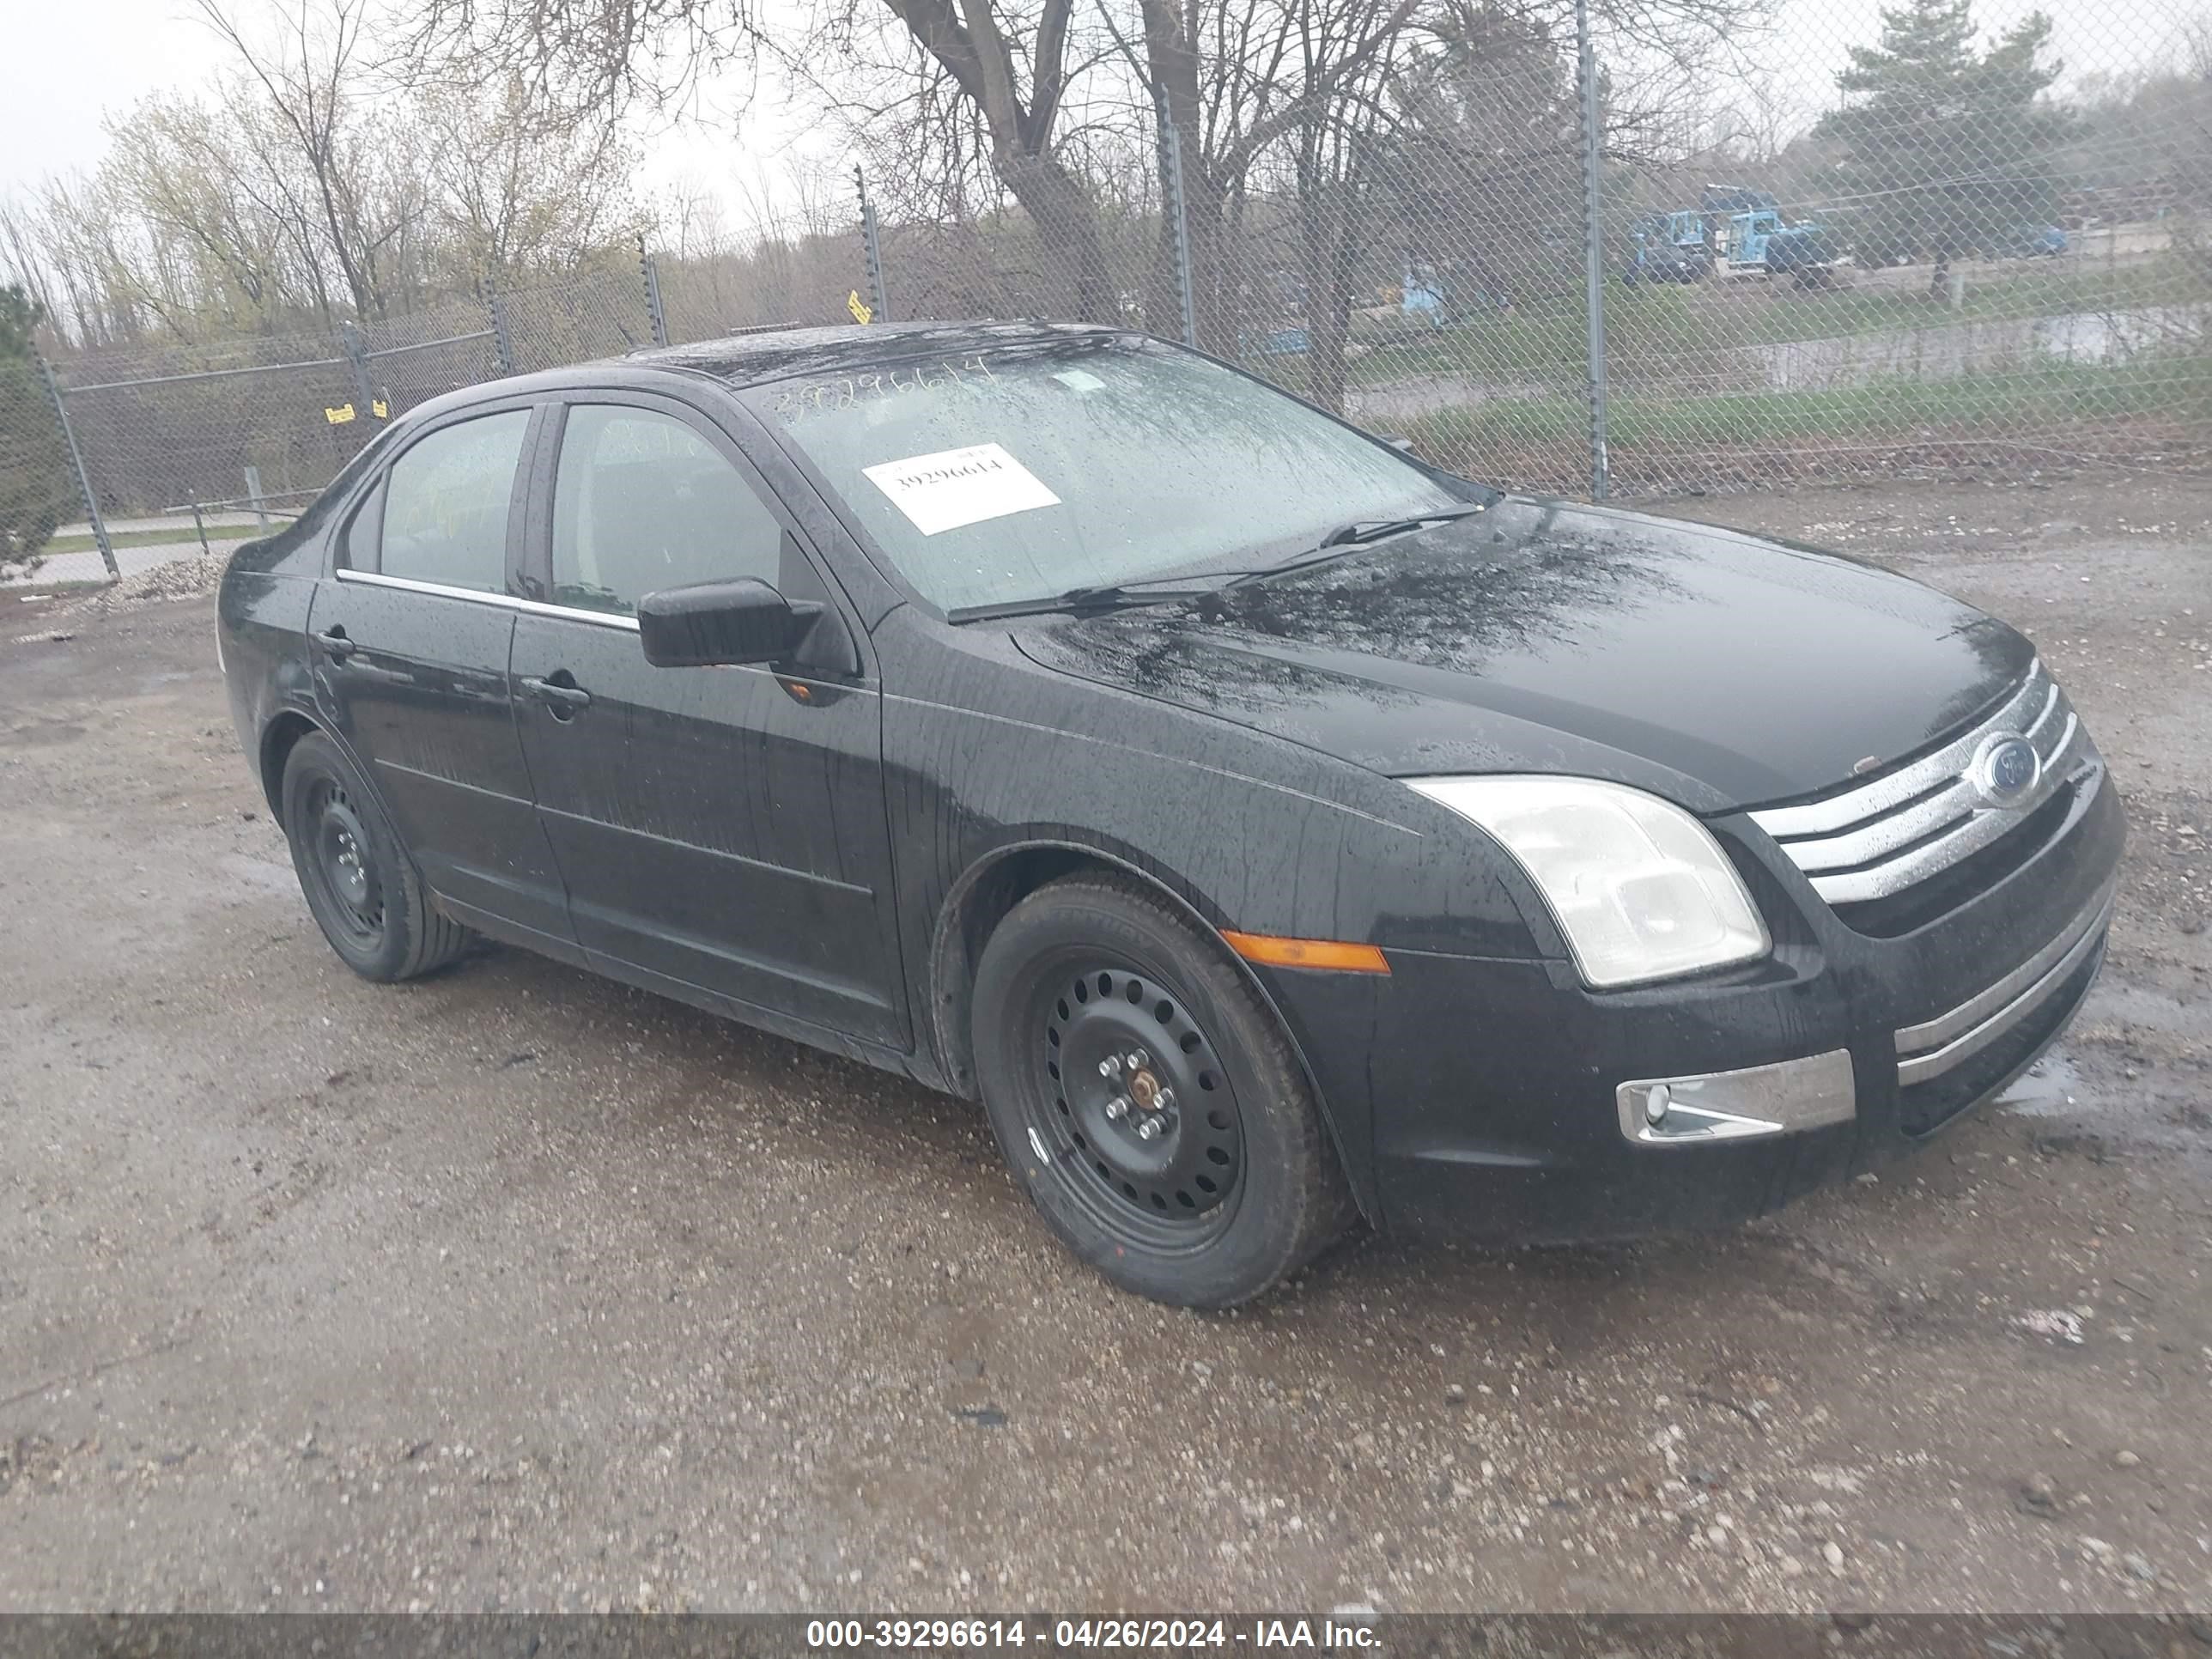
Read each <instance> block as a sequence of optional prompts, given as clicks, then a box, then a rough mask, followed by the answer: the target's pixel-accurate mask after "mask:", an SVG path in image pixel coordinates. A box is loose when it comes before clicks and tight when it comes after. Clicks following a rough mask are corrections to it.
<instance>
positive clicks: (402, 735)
mask: <svg viewBox="0 0 2212 1659" xmlns="http://www.w3.org/2000/svg"><path fill="white" fill-rule="evenodd" d="M533 414H534V411H533V410H532V409H530V408H528V407H522V408H514V409H507V410H495V411H494V412H491V413H488V414H483V415H477V416H471V417H470V418H467V419H463V420H457V421H454V422H450V423H447V424H445V425H441V426H438V427H435V428H432V429H431V430H430V431H428V433H426V434H425V435H423V436H422V437H421V438H419V439H417V440H416V441H415V442H413V443H412V444H410V445H409V446H408V447H407V448H406V449H405V450H404V451H403V452H401V453H400V454H399V455H398V459H396V460H394V461H393V463H392V465H391V467H390V469H389V471H387V472H386V476H385V477H383V479H382V480H381V481H380V483H378V484H377V485H376V486H375V487H374V489H372V490H371V492H370V493H369V494H368V495H367V496H365V497H364V498H363V501H362V505H361V507H359V508H358V509H356V513H355V514H354V517H353V519H352V520H351V521H350V523H349V525H348V526H347V527H346V530H345V532H344V534H343V537H342V538H341V541H340V553H339V559H338V563H337V568H336V570H335V571H334V572H333V573H332V580H328V581H325V582H323V583H322V584H320V585H319V587H318V588H317V590H316V593H315V598H314V602H313V608H312V610H311V611H310V612H309V614H308V618H307V633H308V641H307V644H308V652H309V654H310V656H311V657H312V658H313V661H314V664H315V669H316V679H317V690H318V692H319V697H320V700H321V702H322V704H323V706H324V708H325V710H326V712H327V713H328V714H329V715H330V717H331V721H332V724H333V725H334V726H336V727H337V731H338V732H339V733H340V734H341V735H342V736H343V738H344V739H345V741H346V742H347V743H348V744H349V745H350V746H351V747H352V750H353V751H354V753H355V754H356V756H357V757H359V758H360V760H361V761H362V763H363V764H364V765H365V766H366V767H367V768H368V772H369V775H370V777H371V779H372V781H374V783H375V785H376V787H377V791H378V793H379V794H380V795H381V796H382V797H383V800H384V804H385V806H386V809H387V810H388V811H390V813H391V815H392V823H393V825H394V827H396V828H397V829H398V831H399V834H400V836H401V838H402V839H403V840H404V842H405V843H406V846H407V850H408V851H409V853H410V854H412V855H413V857H414V860H415V863H416V868H418V869H419V870H421V872H422V878H423V880H424V881H425V882H427V883H428V884H429V887H430V890H432V891H433V892H434V893H435V894H437V895H438V896H440V897H441V899H442V900H445V901H447V908H450V909H451V910H452V911H453V914H454V915H456V916H457V917H458V918H459V920H461V921H471V922H478V923H485V922H491V923H495V924H496V923H501V922H503V923H505V924H506V928H505V929H496V928H495V931H507V930H519V931H520V937H522V938H523V939H524V940H525V941H526V942H528V943H532V944H535V945H539V946H540V947H541V948H544V949H548V950H550V951H553V952H554V953H555V954H556V955H559V954H566V955H568V956H570V957H574V955H575V954H576V952H575V951H574V947H573V945H571V944H570V943H569V938H570V936H569V931H568V908H567V898H566V896H565V895H564V894H563V893H562V890H561V882H560V877H559V874H558V873H557V871H556V866H555V865H554V862H553V858H552V852H551V848H550V847H549V846H548V845H547V844H546V840H545V836H544V831H543V830H542V829H540V828H539V827H538V820H537V816H536V812H535V810H534V807H533V804H532V791H531V787H530V778H529V775H528V774H527V773H526V771H525V770H524V769H523V759H522V745H521V742H520V738H519V737H518V735H517V733H516V731H515V722H514V714H513V708H511V706H510V704H509V701H508V697H507V657H508V653H509V650H510V647H511V645H512V641H513V632H514V617H515V611H514V604H513V595H512V593H511V592H510V583H509V580H508V571H509V569H510V568H511V566H512V557H511V555H519V553H520V535H521V520H522V512H521V503H522V501H523V499H524V491H525V483H524V479H523V476H522V471H521V465H520V464H521V460H522V458H523V455H524V454H525V453H526V451H527V449H528V447H529V445H528V439H529V435H530V425H531V422H532V418H533Z"/></svg>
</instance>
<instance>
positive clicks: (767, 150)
mask: <svg viewBox="0 0 2212 1659" xmlns="http://www.w3.org/2000/svg"><path fill="white" fill-rule="evenodd" d="M2202 3H2208V0H2045V9H2046V10H2047V11H2049V12H2050V13H2051V15H2052V17H2053V19H2054V21H2055V22H2056V25H2057V50H2058V52H2059V54H2060V56H2062V57H2063V58H2064V59H2065V60H2066V63H2067V66H2068V68H2069V71H2072V72H2075V73H2079V72H2081V71H2085V70H2126V69H2129V68H2130V67H2134V66H2138V65H2141V64H2146V63H2153V62H2157V61H2160V59H2161V58H2168V59H2170V58H2171V57H2172V52H2173V51H2174V50H2175V48H2176V46H2178V43H2179V36H2180V33H2181V27H2182V22H2183V20H2184V18H2185V15H2188V14H2189V13H2190V12H2191V11H2193V10H2196V9H2197V8H2198V6H2199V5H2200V4H2202ZM251 4H252V0H246V5H245V6H244V7H241V9H242V10H244V9H246V8H249V7H250V6H251ZM1879 4H1880V0H1781V3H1780V6H1779V12H1780V27H1778V31H1777V38H1776V40H1774V42H1773V43H1771V45H1769V46H1766V47H1765V48H1764V49H1763V50H1762V56H1765V57H1766V58H1768V60H1769V61H1771V62H1774V63H1777V64H1784V65H1785V66H1786V67H1785V69H1784V71H1783V73H1782V74H1781V75H1780V76H1778V82H1780V83H1781V84H1784V85H1786V86H1787V87H1788V88H1789V90H1790V101H1791V102H1792V103H1793V104H1795V105H1796V106H1798V107H1800V108H1804V109H1807V110H1814V109H1818V108H1819V107H1820V106H1823V105H1824V104H1825V103H1826V102H1827V101H1829V100H1831V99H1832V91H1831V88H1832V76H1833V75H1834V72H1835V70H1836V68H1837V67H1838V65H1839V64H1841V62H1842V60H1843V52H1844V46H1846V45H1848V44H1850V43H1851V42H1855V41H1871V40H1873V39H1874V38H1875V35H1876V34H1877V33H1879V30H1880V21H1879V15H1878V13H1879ZM9 9H10V11H11V13H12V14H13V15H11V16H10V17H9V23H8V50H7V52H6V53H5V54H4V56H0V194H4V193H7V192H9V191H15V190H20V189H21V188H22V187H23V186H24V185H27V184H31V183H34V182H35V181H36V180H38V179H40V178H42V177H44V176H46V174H48V173H64V172H68V171H70V170H73V169H77V168H83V169H87V170H89V169H90V168H91V167H94V166H96V165H97V164H98V162H99V161H100V155H101V154H102V152H103V150H104V149H105V147H106V139H105V136H104V134H103V132H102V131H101V126H100V123H101V120H102V118H103V117H104V116H106V115H107V114H109V113H111V112H121V111H123V110H126V109H128V108H129V107H130V106H131V105H132V104H133V103H135V102H136V101H137V100H139V99H141V98H143V97H144V96H145V95H146V94H149V93H150V92H154V91H157V90H159V89H161V88H164V87H185V88H188V87H192V86H196V85H197V84H199V83H201V82H204V81H205V80H206V79H207V78H208V77H209V76H211V75H212V74H213V73H214V72H215V71H216V69H217V68H218V67H219V66H220V65H221V64H222V61H223V57H222V50H221V48H220V46H218V44H217V42H216V39H215V37H214V36H213V35H212V34H211V33H210V32H209V30H208V28H207V27H206V25H205V24H204V23H202V22H200V21H197V15H196V14H195V13H194V12H193V10H192V9H191V5H190V3H189V0H15V3H14V4H12V5H11V6H10V8H9ZM2030 9H2033V0H1980V3H1979V4H1978V5H1977V7H1976V15H1977V18H1978V21H1980V22H1981V23H1982V24H1983V25H1984V27H1987V28H1995V27H2002V26H2003V25H2006V24H2008V23H2011V22H2013V21H2016V20H2017V19H2018V18H2020V17H2021V16H2022V15H2025V14H2026V13H2027V11H2029V10H2030ZM247 15H251V14H250V11H248V13H247ZM740 90H741V88H738V87H736V86H734V85H726V86H724V87H720V88H714V90H713V92H712V93H711V94H710V97H709V100H708V101H709V103H710V105H711V104H720V106H723V107H725V108H727V107H729V106H732V105H733V104H734V103H735V102H736V101H737V98H738V93H739V91H740ZM779 101H780V100H775V99H774V98H763V99H760V100H755V104H754V107H753V111H752V112H751V114H750V116H749V117H748V118H747V119H746V121H745V122H744V125H743V126H742V127H741V128H738V129H737V130H735V131H733V130H732V123H731V122H730V121H728V120H726V119H724V120H720V121H696V120H694V121H685V122H680V123H677V124H675V125H672V126H670V125H662V126H660V127H659V128H657V129H655V130H652V131H643V132H641V134H640V143H641V148H642V149H643V152H644V167H643V170H642V171H643V183H644V184H645V185H646V187H647V190H648V191H653V192H655V193H659V192H662V191H669V190H671V189H672V188H676V187H678V186H682V185H704V186H706V187H708V189H710V190H712V191H714V192H715V193H716V194H717V195H718V196H719V197H720V199H721V200H722V201H723V203H724V204H725V207H726V211H727V212H728V213H729V216H730V217H731V219H732V222H742V221H743V219H744V217H745V213H744V199H745V197H744V192H743V191H740V190H739V189H738V185H737V181H738V179H747V180H753V181H757V180H758V179H761V178H762V177H763V175H766V176H768V177H769V178H770V179H773V178H774V176H775V174H777V173H780V172H781V168H782V166H783V162H784V160H785V158H786V157H787V155H789V154H790V153H791V152H792V151H793V149H810V148H811V149H813V150H814V151H815V153H817V154H820V155H822V157H823V159H824V160H829V161H836V159H837V158H836V156H834V155H826V154H823V152H822V151H821V149H820V141H819V140H818V138H816V137H813V136H812V135H811V133H810V131H809V128H808V124H807V123H805V121H804V120H802V119H799V118H797V117H796V116H795V115H794V114H793V113H792V112H788V111H786V110H784V109H782V108H781V107H779V106H778V105H779Z"/></svg>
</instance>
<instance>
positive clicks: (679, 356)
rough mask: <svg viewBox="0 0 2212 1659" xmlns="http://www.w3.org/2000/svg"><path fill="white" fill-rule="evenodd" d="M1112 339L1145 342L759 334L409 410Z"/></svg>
mask: <svg viewBox="0 0 2212 1659" xmlns="http://www.w3.org/2000/svg"><path fill="white" fill-rule="evenodd" d="M1117 339H1121V340H1127V341H1130V342H1131V343H1137V342H1139V341H1142V340H1144V339H1145V337H1144V336H1142V335H1140V334H1139V333H1138V332H1137V331H1134V330H1132V329H1117V328H1103V327H1100V326H1098V325H1095V324H1091V323H1049V322H1006V323H995V322H994V323H931V322H918V323H872V324H867V325H860V324H847V325H843V326H842V327H834V328H777V329H762V330H759V331H756V332H752V333H747V334H732V335H729V336H726V337H724V338H722V339H719V340H698V341H695V342H693V343H690V344H688V345H676V346H653V347H647V348H645V349H641V350H637V351H632V352H630V353H629V354H627V355H626V356H621V357H605V358H601V359H599V360H598V361H596V362H587V363H579V364H576V365H574V367H571V368H552V369H544V370H541V371H539V372H538V373H537V374H518V375H512V376H509V377H507V379H504V380H484V381H481V382H479V383H477V385H474V386H464V387H463V388H461V389H460V390H459V391H458V392H447V393H446V394H445V395H444V396H443V397H441V398H432V399H429V400H428V401H427V402H425V403H422V404H418V405H416V407H415V408H414V409H412V410H410V411H408V412H409V415H410V416H411V417H414V418H418V419H419V418H421V417H423V416H435V415H441V414H444V413H446V412H447V410H456V409H464V408H467V407H469V406H471V404H477V403H482V402H485V401H488V400H489V399H492V398H502V397H507V396H511V395H513V394H515V393H518V392H543V391H556V390H560V389H562V388H564V387H574V386H608V385H617V386H619V385H623V384H625V383H628V384H632V385H646V384H650V383H651V382H652V380H653V379H654V378H655V374H654V372H655V371H665V370H671V369H672V370H675V371H678V372H679V373H684V374H703V375H707V376H708V377H709V378H711V379H714V380H720V381H721V382H722V383H723V384H725V385H726V386H732V387H744V386H760V385H763V384H765V383H766V382H768V381H771V380H787V379H790V378H791V377H793V376H794V375H816V374H852V373H854V372H855V371H857V370H860V369H868V368H888V367H890V366H891V365H893V364H896V363H906V362H915V361H917V360H933V359H937V358H940V357H965V356H973V355H975V353H978V352H985V351H1002V350H1006V349H1018V348H1021V347H1024V346H1049V345H1054V344H1068V345H1073V344H1078V343H1086V342H1087V343H1100V344H1103V343H1105V342H1107V341H1109V340H1117Z"/></svg>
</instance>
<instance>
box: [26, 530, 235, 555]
mask: <svg viewBox="0 0 2212 1659" xmlns="http://www.w3.org/2000/svg"><path fill="white" fill-rule="evenodd" d="M263 533H264V532H263V531H262V529H261V527H260V526H258V525H212V524H211V525H210V526H208V542H209V544H210V545H213V544H215V543H216V542H235V541H249V540H251V539H252V538H254V537H256V536H258V535H261V534H263ZM272 533H273V532H272ZM199 539H200V538H199V532H197V531H196V530H194V529H193V528H192V527H191V526H190V525H186V526H185V527H184V528H183V529H182V530H111V531H109V532H107V540H108V544H109V545H111V546H113V547H179V546H191V547H197V546H198V545H199ZM99 546H100V544H99V543H98V542H96V541H94V539H93V538H92V533H91V532H89V531H84V532H77V533H75V534H71V535H64V536H57V537H55V538H53V539H52V541H50V542H48V543H47V544H46V545H45V546H44V547H42V548H40V550H39V552H38V556H39V557H40V558H46V557H48V556H52V555H53V554H56V553H91V552H94V551H96V550H98V549H99Z"/></svg>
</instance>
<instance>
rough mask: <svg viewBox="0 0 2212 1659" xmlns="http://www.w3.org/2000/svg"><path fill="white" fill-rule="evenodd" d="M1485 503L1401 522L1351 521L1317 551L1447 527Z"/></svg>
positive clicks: (1443, 509) (1325, 539) (1440, 510)
mask: <svg viewBox="0 0 2212 1659" xmlns="http://www.w3.org/2000/svg"><path fill="white" fill-rule="evenodd" d="M1485 505H1486V504H1485V503H1481V502H1476V501H1469V502H1468V503H1467V504H1466V505H1465V506H1462V507H1438V508H1437V509H1436V511H1434V512H1433V513H1413V514H1411V515H1410V516H1408V517H1407V518H1403V519H1354V520H1352V522H1351V523H1350V524H1340V525H1339V526H1337V527H1336V528H1335V529H1334V530H1332V531H1330V532H1328V535H1326V536H1324V537H1322V538H1321V547H1316V549H1315V550H1314V551H1316V553H1318V552H1320V551H1321V550H1322V548H1328V547H1364V546H1365V545H1366V544H1368V543H1369V542H1379V541H1381V540H1382V539H1383V538H1384V537H1385V536H1402V535H1404V534H1405V533H1406V532H1407V531H1408V530H1419V529H1422V528H1423V527H1425V526H1428V525H1432V524H1449V523H1450V522H1451V521H1452V520H1454V519H1464V518H1466V517H1467V516H1468V514H1469V513H1480V512H1482V511H1483V510H1484V507H1485Z"/></svg>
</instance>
